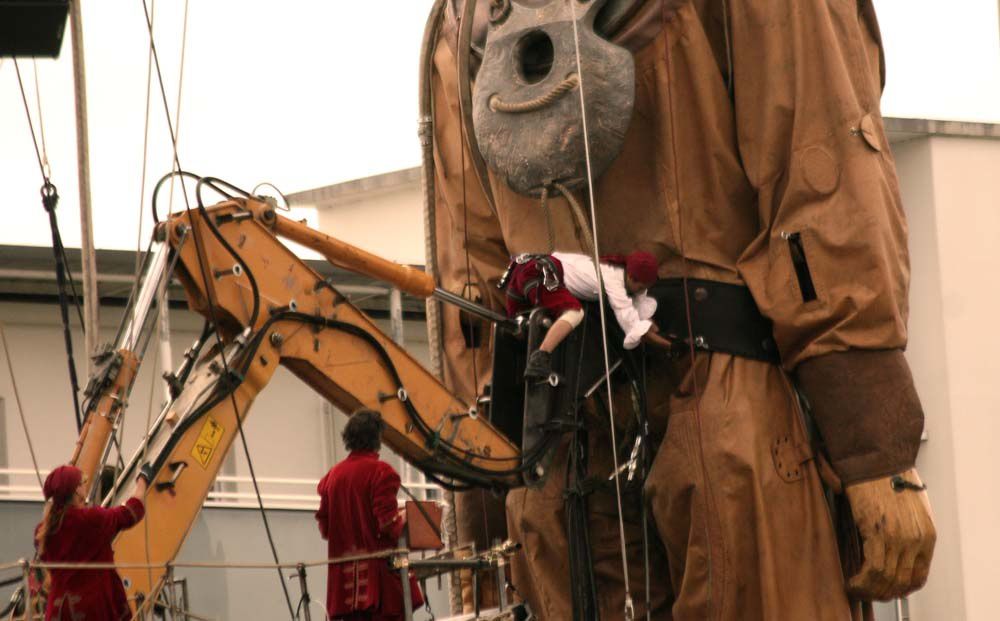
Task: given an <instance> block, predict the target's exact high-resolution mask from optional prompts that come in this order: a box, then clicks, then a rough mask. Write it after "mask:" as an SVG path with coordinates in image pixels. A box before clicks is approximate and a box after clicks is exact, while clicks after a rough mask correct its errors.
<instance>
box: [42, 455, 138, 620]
mask: <svg viewBox="0 0 1000 621" xmlns="http://www.w3.org/2000/svg"><path fill="white" fill-rule="evenodd" d="M42 491H43V493H44V494H45V499H46V500H47V501H48V503H47V504H46V506H45V514H44V516H43V517H42V521H41V523H40V524H39V525H38V527H37V528H36V529H35V546H36V548H37V550H38V557H39V558H40V559H41V560H42V561H44V562H48V563H113V562H114V560H115V559H114V552H113V551H112V549H111V542H112V541H114V538H115V536H116V535H117V534H118V533H119V532H121V531H122V530H125V529H127V528H131V527H132V526H135V524H136V523H138V522H139V520H141V519H142V516H143V515H144V514H145V509H144V507H143V504H142V497H143V496H144V495H145V493H146V479H145V478H142V477H140V478H139V479H138V480H137V481H136V487H135V492H134V493H133V496H132V497H131V498H129V499H128V500H127V501H126V502H125V504H124V505H121V506H118V507H115V508H113V509H108V508H105V507H88V506H86V494H87V481H86V479H85V478H84V477H83V473H82V472H81V471H80V469H79V468H77V467H76V466H68V465H67V466H59V467H58V468H56V469H55V470H53V471H52V472H51V473H49V476H48V477H46V479H45V485H44V487H43V490H42ZM49 576H50V580H51V585H50V587H49V593H48V598H47V603H46V606H45V620H46V621H50V620H51V621H121V620H122V619H130V618H131V616H132V613H131V611H130V610H129V607H128V600H127V599H126V597H125V589H124V587H123V586H122V581H121V577H119V575H118V572H116V571H115V570H114V569H112V568H104V569H85V568H80V569H52V570H50V572H49Z"/></svg>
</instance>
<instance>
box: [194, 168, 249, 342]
mask: <svg viewBox="0 0 1000 621" xmlns="http://www.w3.org/2000/svg"><path fill="white" fill-rule="evenodd" d="M215 183H221V184H223V185H225V186H226V187H228V188H232V189H234V190H236V191H237V192H242V193H243V194H246V192H244V191H243V190H241V189H239V188H238V187H236V186H234V185H233V184H231V183H228V182H226V181H222V180H221V179H216V178H215V177H203V178H201V179H199V180H198V184H197V185H196V186H195V200H196V201H197V204H198V212H199V213H200V214H201V216H202V219H203V220H204V221H205V224H206V225H207V226H208V230H209V231H211V233H212V236H213V237H215V239H216V241H218V242H219V244H220V245H221V246H222V247H223V248H225V249H226V252H228V253H229V254H230V255H231V256H232V257H233V259H235V260H236V262H237V263H239V265H240V267H241V268H243V273H244V274H246V277H247V280H248V281H249V282H250V290H251V291H252V292H253V309H252V310H251V312H250V321H249V322H248V323H247V325H248V326H249V327H250V328H251V329H253V327H254V326H255V325H257V318H258V317H260V289H259V288H258V287H257V279H256V278H254V275H253V272H252V271H251V270H250V266H248V265H247V263H246V261H245V260H243V257H242V256H240V253H238V252H236V250H235V249H234V248H233V247H232V246H231V245H230V244H229V242H228V241H226V238H225V237H223V236H222V233H221V232H220V231H219V227H218V226H216V224H215V222H213V221H212V218H211V216H210V215H209V213H208V210H207V209H206V208H205V203H204V202H203V201H202V199H201V188H202V186H203V185H208V186H209V187H211V188H212V189H213V190H215V191H217V192H220V193H222V194H223V195H226V196H228V194H226V193H225V192H223V191H222V190H220V189H219V188H218V187H216V185H215ZM246 196H249V194H246ZM192 224H193V223H192ZM203 277H204V276H203Z"/></svg>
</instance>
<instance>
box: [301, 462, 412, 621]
mask: <svg viewBox="0 0 1000 621" xmlns="http://www.w3.org/2000/svg"><path fill="white" fill-rule="evenodd" d="M399 486H400V481H399V475H398V474H397V473H396V471H395V470H394V469H393V467H392V466H390V465H389V464H387V463H385V462H384V461H380V460H379V458H378V453H376V452H374V451H353V452H351V454H350V455H349V456H348V457H347V459H345V460H343V461H342V462H340V463H339V464H337V465H336V466H334V467H333V468H331V469H330V472H328V473H327V474H326V476H325V477H323V479H322V480H321V481H320V482H319V486H317V488H316V491H317V493H319V496H320V505H319V511H317V512H316V520H317V522H319V532H320V534H321V535H323V538H324V539H326V540H328V541H329V545H328V554H329V556H330V558H336V557H338V556H345V555H353V554H364V553H366V552H377V551H379V550H389V549H392V548H394V547H396V545H397V543H398V541H399V537H400V535H401V534H402V532H403V524H404V522H403V519H402V518H401V517H400V515H399V511H398V505H397V503H396V495H397V494H398V493H399ZM410 589H411V592H412V602H413V606H414V607H416V606H420V605H421V604H423V596H422V595H421V593H420V589H419V588H418V587H417V584H416V580H415V579H414V578H413V576H410ZM326 609H327V612H328V613H329V615H330V616H331V617H337V616H341V615H347V614H350V613H352V612H361V611H372V612H376V613H378V614H379V615H397V614H401V613H402V611H403V587H402V584H401V583H400V580H399V572H398V571H397V570H394V569H392V568H391V567H390V566H389V562H388V560H387V559H373V560H368V561H356V562H352V563H345V564H341V565H330V568H329V572H328V575H327V585H326Z"/></svg>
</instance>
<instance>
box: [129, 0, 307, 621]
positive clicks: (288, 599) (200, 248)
mask: <svg viewBox="0 0 1000 621" xmlns="http://www.w3.org/2000/svg"><path fill="white" fill-rule="evenodd" d="M142 9H143V14H144V16H145V20H146V29H147V31H148V32H149V48H150V50H151V51H152V53H153V62H154V64H155V65H156V77H157V81H158V82H159V85H160V97H161V98H162V100H163V111H164V114H165V115H166V117H167V129H168V130H169V131H170V140H171V144H172V146H173V156H174V157H173V162H174V165H175V166H176V171H177V172H178V173H179V172H180V171H183V168H182V167H181V163H180V158H179V156H178V154H177V133H176V132H175V131H174V124H173V122H172V121H171V119H170V104H169V103H167V89H166V86H164V83H163V72H162V70H161V68H160V56H159V54H158V53H157V51H156V43H155V39H154V36H153V21H152V18H151V17H150V12H149V7H148V6H147V4H146V0H142ZM186 16H187V11H186V9H185V35H184V37H185V40H186V37H187V35H186V32H187V26H186ZM181 189H182V191H183V196H184V206H185V210H186V211H187V213H188V217H189V219H191V222H192V224H194V219H193V217H192V216H191V204H190V202H189V200H188V195H187V191H186V188H185V185H184V179H183V178H181ZM199 207H200V208H201V209H202V211H203V212H204V206H203V205H201V204H200V200H199ZM154 213H155V212H154ZM208 224H209V225H210V226H211V222H208ZM191 231H192V237H193V238H194V243H195V248H196V250H197V252H196V256H197V257H198V269H199V271H200V273H201V278H202V280H204V281H205V282H211V281H210V280H209V278H208V273H207V271H206V270H205V265H204V263H203V261H202V258H201V257H202V253H203V252H204V245H203V244H202V242H201V236H200V232H199V227H198V226H192V227H191ZM247 276H248V277H249V278H251V283H253V280H252V276H250V274H249V273H248V274H247ZM255 291H256V289H255ZM207 301H208V312H209V315H210V319H211V321H212V327H213V330H214V332H215V338H216V341H217V342H218V344H219V357H220V359H221V361H222V368H223V372H224V373H225V376H227V377H228V376H229V375H230V369H229V363H228V361H227V360H226V354H225V347H224V343H223V341H222V335H221V334H220V333H219V328H218V325H219V322H218V321H217V318H216V316H215V301H214V300H213V299H212V294H211V293H209V294H208V300H207ZM255 309H256V301H255ZM253 320H254V321H255V320H256V313H254V318H253ZM229 398H230V401H231V403H232V405H233V415H234V417H235V418H236V427H237V429H238V430H239V434H240V440H241V442H242V444H243V453H244V455H245V456H246V459H247V466H248V468H249V470H250V480H251V481H252V482H253V488H254V493H255V495H256V496H257V506H258V508H259V509H260V515H261V520H262V521H263V523H264V532H265V533H266V535H267V541H268V544H269V545H270V548H271V555H272V557H273V558H274V560H275V563H277V562H278V549H277V547H276V546H275V543H274V537H273V536H272V535H271V525H270V524H269V523H268V520H267V512H266V511H265V510H264V501H263V499H262V498H261V495H260V487H259V485H258V484H257V475H256V473H255V472H254V468H253V460H252V459H251V458H250V448H249V447H248V446H247V441H246V435H245V434H244V432H243V420H242V418H241V417H240V410H239V406H238V405H237V403H236V395H235V391H234V392H231V393H230V394H229ZM278 581H279V582H280V584H281V590H282V592H283V593H284V595H285V603H286V604H287V606H288V615H289V618H291V619H294V618H295V612H294V607H293V606H292V596H291V595H290V594H289V592H288V585H286V584H285V577H284V576H283V575H282V574H281V571H280V570H279V571H278Z"/></svg>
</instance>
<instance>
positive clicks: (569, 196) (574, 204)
mask: <svg viewBox="0 0 1000 621" xmlns="http://www.w3.org/2000/svg"><path fill="white" fill-rule="evenodd" d="M552 185H553V187H555V189H557V190H559V193H560V194H562V195H563V198H565V199H566V202H567V203H569V206H570V209H571V211H572V212H573V216H575V217H576V224H577V226H578V227H579V228H580V233H581V236H580V237H581V241H582V242H583V247H584V250H586V251H587V254H594V244H593V242H592V241H591V240H593V239H594V234H593V233H591V232H590V222H588V221H587V216H585V215H584V213H583V207H581V206H580V203H579V201H577V200H576V197H575V196H573V193H572V192H570V191H569V188H567V187H566V186H564V185H563V184H561V183H559V182H558V181H556V182H554V183H553V184H552ZM602 287H603V285H602Z"/></svg>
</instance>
